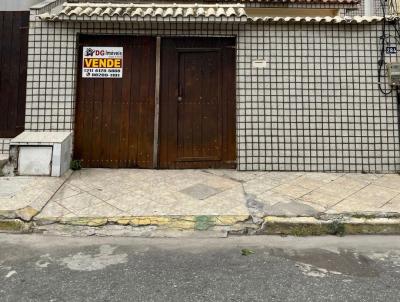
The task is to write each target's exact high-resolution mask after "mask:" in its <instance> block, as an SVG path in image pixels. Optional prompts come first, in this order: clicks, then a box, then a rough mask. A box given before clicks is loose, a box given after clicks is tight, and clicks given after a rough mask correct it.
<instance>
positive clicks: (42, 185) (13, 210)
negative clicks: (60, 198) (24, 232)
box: [0, 171, 71, 221]
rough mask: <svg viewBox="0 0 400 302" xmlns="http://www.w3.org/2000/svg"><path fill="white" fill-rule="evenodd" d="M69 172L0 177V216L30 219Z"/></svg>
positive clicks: (55, 190) (60, 184)
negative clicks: (55, 174)
mask: <svg viewBox="0 0 400 302" xmlns="http://www.w3.org/2000/svg"><path fill="white" fill-rule="evenodd" d="M70 174H71V172H70V171H68V172H67V173H66V174H65V175H64V176H63V177H29V176H19V177H0V218H22V219H23V220H26V221H29V220H31V218H32V217H33V216H35V215H37V214H38V213H39V212H40V211H41V210H42V208H43V207H44V206H45V205H46V203H47V202H48V201H49V199H51V197H52V196H53V195H54V194H55V193H56V192H57V190H58V189H59V188H60V187H61V186H62V184H63V183H64V181H65V180H66V179H67V178H68V177H69V175H70Z"/></svg>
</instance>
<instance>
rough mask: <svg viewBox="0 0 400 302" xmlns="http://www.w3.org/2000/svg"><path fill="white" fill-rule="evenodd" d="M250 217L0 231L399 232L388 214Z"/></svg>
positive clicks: (13, 226) (90, 221)
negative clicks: (329, 216) (256, 218)
mask: <svg viewBox="0 0 400 302" xmlns="http://www.w3.org/2000/svg"><path fill="white" fill-rule="evenodd" d="M257 221H258V222H257V223H255V222H254V220H253V219H252V217H251V216H246V215H215V216H212V215H211V216H210V215H201V216H140V217H108V218H107V217H100V218H98V217H95V218H93V217H81V218H68V219H53V218H41V219H37V220H34V221H31V222H26V221H23V220H21V219H3V220H0V232H6V233H43V234H62V235H65V236H89V235H98V236H133V237H181V236H184V234H185V233H187V234H189V235H190V236H200V237H201V236H204V237H215V236H217V237H227V236H229V235H282V236H289V235H291V236H321V235H337V236H344V235H356V234H358V235H360V234H369V235H372V234H375V235H378V234H379V235H382V234H385V235H389V234H390V235H400V218H399V217H398V216H397V215H396V216H394V217H390V216H389V217H371V216H367V217H352V216H337V217H333V218H332V217H331V218H326V217H325V218H316V217H278V216H265V217H263V218H262V219H258V220H257Z"/></svg>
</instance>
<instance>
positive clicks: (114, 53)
mask: <svg viewBox="0 0 400 302" xmlns="http://www.w3.org/2000/svg"><path fill="white" fill-rule="evenodd" d="M123 57H124V50H123V47H99V46H96V47H86V46H85V47H83V60H82V77H83V78H122V61H123Z"/></svg>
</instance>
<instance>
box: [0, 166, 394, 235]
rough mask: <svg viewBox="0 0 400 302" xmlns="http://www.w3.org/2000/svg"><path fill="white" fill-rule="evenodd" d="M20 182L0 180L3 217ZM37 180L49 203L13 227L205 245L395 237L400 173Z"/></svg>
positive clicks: (84, 175)
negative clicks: (242, 237) (249, 237)
mask: <svg viewBox="0 0 400 302" xmlns="http://www.w3.org/2000/svg"><path fill="white" fill-rule="evenodd" d="M24 179H27V180H29V178H20V177H15V178H9V179H8V180H5V179H3V178H0V215H1V213H2V211H3V213H4V212H5V211H7V212H8V213H11V212H12V211H13V210H14V211H15V212H18V211H20V209H21V205H22V203H20V202H15V203H13V198H10V197H7V196H10V194H9V195H7V192H8V191H10V189H9V187H8V186H7V185H5V184H6V182H7V181H11V182H14V183H15V182H16V183H19V182H22V183H23V182H24ZM39 180H41V186H42V188H43V187H44V188H45V187H46V185H44V183H46V182H49V184H48V185H47V187H48V188H49V189H45V190H44V191H43V192H46V194H44V195H43V196H44V197H42V198H41V199H40V198H39V199H40V200H43V199H46V198H47V201H46V202H45V206H42V207H40V206H36V207H32V208H34V209H35V210H36V211H37V212H34V211H32V213H33V214H34V215H32V217H31V218H30V219H27V217H25V218H24V217H21V215H15V217H14V218H15V219H18V218H23V220H25V221H28V222H29V223H30V225H29V228H30V229H32V230H35V231H41V232H55V233H57V234H60V233H61V234H76V235H92V234H98V235H113V234H116V235H132V236H169V235H172V236H176V235H177V234H178V235H179V234H181V233H183V232H193V233H197V234H199V232H197V231H202V232H201V234H202V235H205V236H209V235H210V236H211V235H212V236H214V235H216V236H226V235H227V234H266V233H267V234H295V235H313V234H314V235H317V234H326V233H331V234H338V233H340V234H341V233H349V234H352V233H400V176H399V175H397V174H386V175H384V174H341V173H297V172H238V171H234V170H135V169H119V170H109V169H84V170H81V171H76V172H74V173H72V175H70V176H68V177H65V178H63V179H57V178H34V179H31V180H30V182H31V183H38V181H39ZM54 182H57V183H54ZM19 188H20V189H19V191H18V190H17V191H18V192H17V193H15V192H14V196H21V197H18V198H17V199H18V200H20V199H21V198H23V197H24V196H25V197H26V199H29V198H30V197H29V196H32V194H31V193H29V192H31V190H32V186H31V185H26V186H22V185H20V186H19ZM11 191H12V190H11ZM14 191H15V189H14ZM4 192H6V193H4ZM49 192H50V193H49ZM14 200H16V199H15V197H14ZM36 200H37V199H36ZM41 204H43V202H42V203H41ZM43 205H44V204H43ZM13 206H14V208H13ZM23 206H24V207H25V208H26V207H27V206H29V202H25V203H24V204H23ZM5 207H8V208H5ZM3 217H5V218H7V217H6V216H4V215H3ZM10 218H12V217H11V216H10V215H9V216H8V219H10ZM28 218H29V217H28ZM25 229H26V228H25Z"/></svg>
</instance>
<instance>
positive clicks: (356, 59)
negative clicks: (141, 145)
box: [25, 22, 400, 172]
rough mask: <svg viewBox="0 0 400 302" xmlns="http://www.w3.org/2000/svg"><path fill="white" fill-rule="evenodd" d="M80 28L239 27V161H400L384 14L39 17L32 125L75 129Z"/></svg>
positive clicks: (179, 30) (248, 164) (227, 31)
mask: <svg viewBox="0 0 400 302" xmlns="http://www.w3.org/2000/svg"><path fill="white" fill-rule="evenodd" d="M78 33H90V34H99V33H104V34H106V33H107V34H145V35H155V34H164V35H191V36H205V35H208V36H218V35H224V36H226V35H235V36H237V65H236V66H237V146H238V148H237V149H238V155H237V161H238V169H240V170H279V171H281V170H300V171H304V170H308V171H367V172H375V171H377V172H381V171H383V172H388V171H400V147H399V131H398V116H397V111H396V110H397V107H396V100H395V98H394V96H393V95H391V96H388V97H385V96H384V95H382V94H381V93H380V92H379V91H378V89H377V60H378V49H379V45H378V43H379V36H380V34H381V33H380V25H379V24H376V23H375V24H360V25H357V24H324V23H321V24H319V23H313V24H304V23H265V24H258V25H257V24H242V25H238V24H208V25H207V24H191V25H187V24H186V25H185V24H171V23H169V24H158V25H157V24H146V25H145V24H143V23H139V24H136V23H135V24H133V23H119V24H118V23H115V24H113V23H103V24H98V23H79V22H69V23H66V22H55V23H52V22H50V23H46V22H36V23H35V22H33V23H32V24H31V30H30V38H29V39H30V40H29V57H28V84H27V106H26V115H27V116H26V125H25V127H26V129H27V130H55V131H57V130H72V129H73V124H74V116H73V115H74V99H75V75H76V74H75V72H76V57H77V56H76V37H77V34H78ZM256 59H265V60H266V61H267V62H268V67H267V68H266V69H254V68H253V67H252V64H251V62H252V61H253V60H256Z"/></svg>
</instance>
